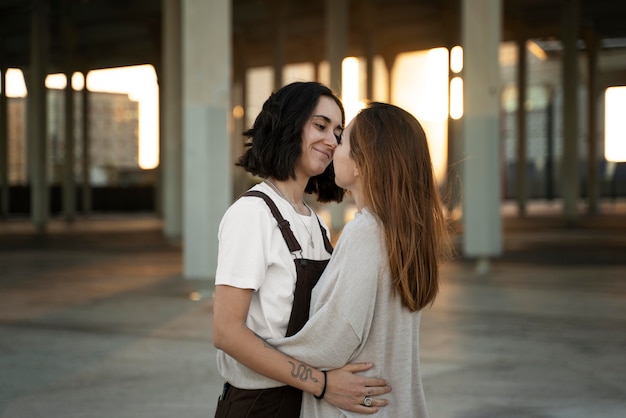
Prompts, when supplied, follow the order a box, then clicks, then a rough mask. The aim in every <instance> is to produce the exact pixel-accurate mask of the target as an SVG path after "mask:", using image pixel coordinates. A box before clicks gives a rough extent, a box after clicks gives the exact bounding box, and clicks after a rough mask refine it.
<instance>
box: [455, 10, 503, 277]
mask: <svg viewBox="0 0 626 418" xmlns="http://www.w3.org/2000/svg"><path fill="white" fill-rule="evenodd" d="M461 20H462V26H463V31H462V40H463V48H464V52H463V56H464V61H465V62H464V67H463V75H464V78H465V80H464V83H463V86H464V92H463V96H464V116H463V145H464V147H463V150H464V155H465V160H464V163H463V171H462V172H463V225H464V233H463V252H464V254H465V255H466V256H468V257H476V258H477V259H478V265H477V269H478V271H479V272H480V273H483V272H486V271H488V269H489V258H490V257H493V256H498V255H500V254H501V253H502V217H501V214H500V204H501V202H500V195H501V184H500V129H499V126H500V124H499V109H500V100H499V98H500V66H499V63H498V53H499V46H500V39H501V33H502V28H501V27H502V2H501V0H463V4H462V17H461Z"/></svg>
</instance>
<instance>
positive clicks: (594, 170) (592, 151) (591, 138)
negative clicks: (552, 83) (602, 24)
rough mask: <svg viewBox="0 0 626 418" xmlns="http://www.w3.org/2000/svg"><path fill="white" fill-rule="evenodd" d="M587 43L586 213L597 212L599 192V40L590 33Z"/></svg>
mask: <svg viewBox="0 0 626 418" xmlns="http://www.w3.org/2000/svg"><path fill="white" fill-rule="evenodd" d="M586 43H587V126H588V129H589V132H588V138H587V212H588V213H589V214H590V215H594V214H597V213H598V211H599V199H600V190H599V184H598V49H599V47H600V45H599V44H600V40H599V38H598V36H597V35H596V34H595V33H593V32H590V33H588V34H587V37H586Z"/></svg>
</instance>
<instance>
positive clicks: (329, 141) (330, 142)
mask: <svg viewBox="0 0 626 418" xmlns="http://www.w3.org/2000/svg"><path fill="white" fill-rule="evenodd" d="M324 144H326V146H327V147H328V148H330V149H331V150H334V149H335V148H337V137H336V136H335V133H334V132H331V133H330V135H326V138H325V139H324Z"/></svg>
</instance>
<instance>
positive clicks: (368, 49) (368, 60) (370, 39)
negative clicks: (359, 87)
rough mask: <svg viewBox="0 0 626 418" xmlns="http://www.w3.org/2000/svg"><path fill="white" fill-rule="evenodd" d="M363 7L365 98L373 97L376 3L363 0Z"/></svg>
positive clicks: (370, 0) (370, 98)
mask: <svg viewBox="0 0 626 418" xmlns="http://www.w3.org/2000/svg"><path fill="white" fill-rule="evenodd" d="M363 7H364V8H365V10H364V19H365V24H364V27H365V34H364V36H365V42H366V45H365V73H366V77H367V83H366V85H365V97H366V98H367V100H372V99H373V98H374V59H375V58H376V51H377V40H376V5H375V4H374V2H373V0H365V2H364V5H363Z"/></svg>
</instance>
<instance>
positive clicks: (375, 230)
mask: <svg viewBox="0 0 626 418" xmlns="http://www.w3.org/2000/svg"><path fill="white" fill-rule="evenodd" d="M381 234H382V225H381V224H380V222H379V220H378V218H377V217H376V216H375V215H374V214H373V213H371V212H370V211H369V210H367V209H362V210H361V212H359V213H357V214H356V215H355V217H354V219H353V220H352V221H350V222H348V223H347V224H346V226H345V227H344V228H343V231H342V232H341V236H342V237H344V236H345V237H346V239H347V238H351V239H350V240H351V241H352V240H353V239H355V238H359V237H363V238H364V237H370V238H375V237H380V236H381Z"/></svg>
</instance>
